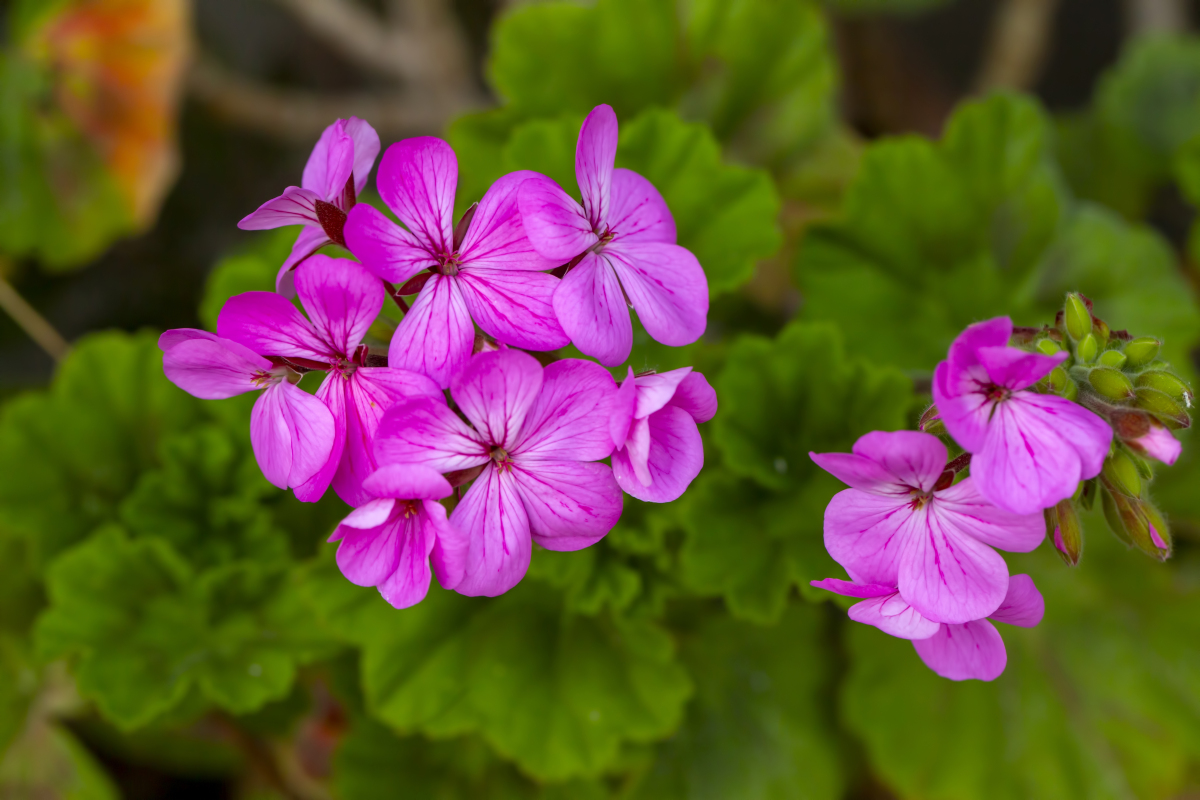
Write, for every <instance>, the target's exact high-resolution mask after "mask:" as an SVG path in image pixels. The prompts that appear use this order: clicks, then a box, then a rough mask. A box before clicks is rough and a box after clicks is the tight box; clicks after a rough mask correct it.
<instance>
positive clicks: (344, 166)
mask: <svg viewBox="0 0 1200 800" xmlns="http://www.w3.org/2000/svg"><path fill="white" fill-rule="evenodd" d="M377 155H379V134H377V133H375V129H374V128H372V127H371V126H370V125H368V124H367V123H366V122H363V121H362V120H361V119H359V118H358V117H351V118H350V119H348V120H347V119H339V120H338V121H337V122H335V123H333V124H332V125H330V126H329V127H328V128H326V129H325V132H324V133H322V134H321V138H320V139H318V140H317V145H316V147H314V148H313V151H312V155H310V156H309V157H308V163H307V164H305V165H304V175H303V177H302V178H301V179H300V186H289V187H288V188H287V189H285V190H284V192H283V194H282V195H280V196H279V197H276V198H274V199H271V200H268V201H267V202H265V203H263V204H262V205H261V206H259V207H258V210H256V211H255V212H254V213H252V214H250V215H248V216H246V217H245V218H244V219H243V220H242V221H241V222H239V223H238V227H239V228H241V229H242V230H246V231H261V230H266V229H268V228H281V227H283V226H285V225H303V226H304V228H303V229H302V230H301V231H300V236H299V237H298V238H297V239H296V243H295V244H294V245H292V252H291V255H289V256H288V257H287V260H286V261H284V262H283V266H282V267H280V268H279V274H278V275H277V276H275V290H276V291H278V292H280V293H282V294H286V295H288V296H289V297H290V296H291V295H292V294H294V292H295V288H294V286H293V283H292V270H293V269H295V268H296V265H297V264H299V263H300V262H301V261H303V260H304V259H305V258H307V257H308V256H310V255H312V254H313V253H315V252H317V250H319V249H320V248H321V247H323V246H324V245H327V244H329V243H330V242H333V243H335V244H340V245H343V246H345V244H346V240H345V238H344V237H343V233H342V228H343V226H345V224H346V214H347V213H349V211H350V209H351V208H352V207H353V206H354V204H355V202H356V201H357V199H358V196H359V195H360V194H362V190H363V188H364V187H366V185H367V177H368V176H369V175H370V174H371V167H372V165H374V163H375V156H377Z"/></svg>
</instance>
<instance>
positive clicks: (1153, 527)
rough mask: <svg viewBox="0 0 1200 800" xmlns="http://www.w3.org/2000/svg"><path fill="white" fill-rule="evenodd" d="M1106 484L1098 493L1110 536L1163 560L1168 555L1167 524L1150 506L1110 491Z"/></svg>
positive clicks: (1169, 540)
mask: <svg viewBox="0 0 1200 800" xmlns="http://www.w3.org/2000/svg"><path fill="white" fill-rule="evenodd" d="M1112 488H1113V487H1111V486H1110V485H1109V484H1108V483H1107V482H1105V485H1104V489H1105V490H1104V491H1103V492H1102V493H1101V494H1102V497H1103V504H1104V518H1105V520H1106V521H1107V522H1108V526H1109V527H1110V528H1112V531H1113V533H1115V534H1116V535H1117V537H1118V538H1120V539H1121V540H1122V541H1124V542H1125V543H1126V544H1130V545H1133V546H1134V547H1137V548H1138V549H1139V550H1141V551H1142V552H1144V553H1146V554H1148V555H1151V556H1154V557H1155V558H1157V559H1159V560H1160V561H1165V560H1166V559H1167V558H1168V557H1170V555H1171V532H1170V529H1169V528H1168V527H1167V522H1166V520H1165V519H1163V516H1162V513H1161V512H1159V510H1158V509H1157V508H1155V507H1154V506H1153V505H1152V504H1150V503H1148V502H1146V501H1145V500H1142V499H1141V498H1138V497H1128V496H1125V495H1122V494H1121V493H1120V492H1116V491H1113V490H1112Z"/></svg>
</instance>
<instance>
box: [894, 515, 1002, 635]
mask: <svg viewBox="0 0 1200 800" xmlns="http://www.w3.org/2000/svg"><path fill="white" fill-rule="evenodd" d="M939 511H940V509H939V508H938V507H937V505H936V504H933V505H926V506H925V507H924V508H921V509H919V510H917V511H916V512H915V513H914V514H913V525H912V526H911V528H910V529H909V530H908V531H907V532H906V535H905V537H904V540H905V541H904V545H903V550H901V553H900V559H899V574H898V580H897V582H896V583H897V585H898V586H899V587H900V594H901V595H903V596H904V599H905V600H907V601H908V602H910V603H912V605H913V607H914V608H916V609H917V610H918V611H920V612H921V615H922V616H925V617H928V618H929V619H932V620H935V621H937V622H947V623H960V622H970V621H971V620H973V619H983V618H984V617H986V616H987V615H988V614H991V613H992V612H993V611H995V610H996V609H997V608H999V607H1000V603H1001V602H1002V601H1003V600H1004V593H1005V592H1007V591H1008V565H1007V564H1005V563H1004V559H1003V558H1001V557H1000V554H999V553H997V552H996V551H995V550H993V549H992V548H990V547H988V546H987V545H985V544H983V543H982V542H979V541H978V540H976V539H972V538H971V537H970V536H967V535H966V534H964V533H962V532H960V531H958V530H957V529H955V528H954V527H953V526H952V525H953V522H952V521H950V520H947V519H945V518H944V517H943V515H941V514H940V513H938V512H939Z"/></svg>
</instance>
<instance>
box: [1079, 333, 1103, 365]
mask: <svg viewBox="0 0 1200 800" xmlns="http://www.w3.org/2000/svg"><path fill="white" fill-rule="evenodd" d="M1099 352H1100V344H1099V342H1097V341H1096V336H1095V335H1094V334H1093V333H1091V331H1089V332H1088V333H1086V334H1084V337H1083V338H1082V339H1080V340H1079V344H1077V345H1075V358H1076V360H1077V361H1079V363H1081V364H1090V363H1092V361H1093V360H1094V359H1095V358H1096V354H1097V353H1099Z"/></svg>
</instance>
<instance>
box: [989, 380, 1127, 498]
mask: <svg viewBox="0 0 1200 800" xmlns="http://www.w3.org/2000/svg"><path fill="white" fill-rule="evenodd" d="M1006 404H1016V405H1017V406H1018V407H1020V408H1022V412H1023V415H1027V414H1028V413H1030V412H1029V410H1030V409H1037V413H1038V414H1039V415H1040V416H1041V417H1042V418H1043V419H1044V420H1045V421H1046V424H1047V425H1048V426H1050V427H1051V428H1052V429H1053V430H1054V431H1055V432H1056V433H1057V434H1058V436H1059V439H1060V440H1061V441H1062V442H1063V443H1064V444H1065V445H1066V446H1069V447H1072V448H1074V450H1075V452H1076V453H1078V454H1079V463H1080V467H1081V470H1082V472H1081V473H1080V476H1079V477H1080V478H1082V479H1083V480H1087V479H1088V478H1094V477H1096V476H1097V475H1099V474H1100V470H1102V469H1104V460H1105V459H1106V458H1108V450H1109V447H1110V446H1111V445H1112V438H1113V431H1112V428H1110V427H1109V425H1108V423H1107V422H1105V421H1104V420H1103V419H1101V418H1100V417H1099V416H1097V415H1096V414H1094V413H1093V412H1091V411H1088V410H1087V409H1086V408H1084V407H1083V406H1081V405H1079V404H1078V403H1072V402H1071V401H1070V400H1068V399H1067V398H1065V397H1058V396H1057V395H1052V394H1036V393H1034V392H1019V393H1017V394H1015V395H1013V396H1012V398H1010V400H1009V401H1008V403H1006Z"/></svg>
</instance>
